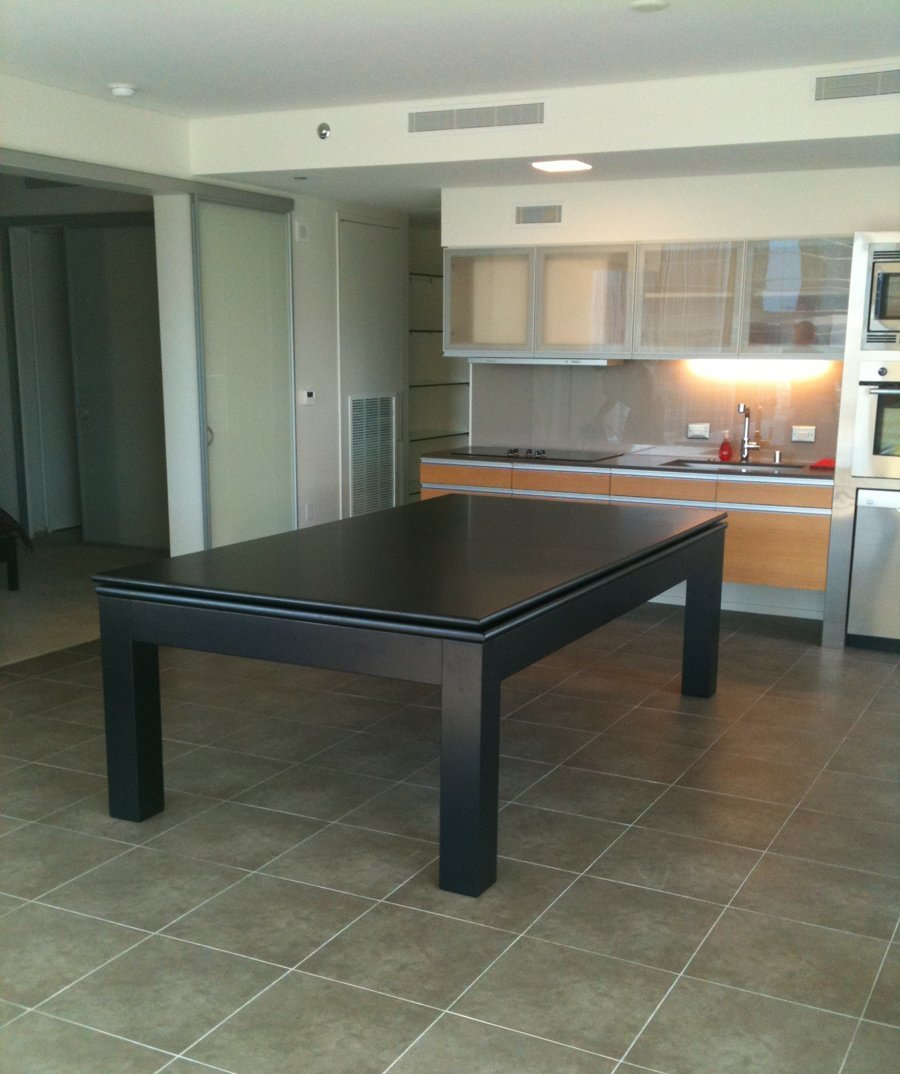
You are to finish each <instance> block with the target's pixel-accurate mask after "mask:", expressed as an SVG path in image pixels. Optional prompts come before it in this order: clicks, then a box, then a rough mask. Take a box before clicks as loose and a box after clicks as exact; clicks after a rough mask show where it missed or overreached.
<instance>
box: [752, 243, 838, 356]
mask: <svg viewBox="0 0 900 1074" xmlns="http://www.w3.org/2000/svg"><path fill="white" fill-rule="evenodd" d="M852 252H853V239H852V237H850V238H838V239H769V240H766V241H762V242H748V243H747V274H746V283H745V295H744V318H743V324H742V327H741V350H742V351H745V352H751V353H752V352H765V351H777V352H781V353H783V352H785V351H788V352H791V351H799V352H804V351H807V352H812V353H821V352H837V353H843V350H844V340H845V336H846V331H847V302H848V296H849V292H850V257H851V254H852Z"/></svg>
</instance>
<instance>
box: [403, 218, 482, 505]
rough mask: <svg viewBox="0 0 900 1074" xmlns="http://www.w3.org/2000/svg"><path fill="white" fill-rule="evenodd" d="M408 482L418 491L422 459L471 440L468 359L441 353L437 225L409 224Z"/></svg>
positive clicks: (411, 489) (412, 490)
mask: <svg viewBox="0 0 900 1074" xmlns="http://www.w3.org/2000/svg"><path fill="white" fill-rule="evenodd" d="M409 267H410V273H409V422H408V429H409V436H408V439H409V466H408V469H407V473H408V474H409V487H408V489H407V494H408V496H409V497H410V499H414V498H416V497H418V495H419V489H420V486H419V460H420V458H421V457H422V455H423V454H431V453H433V452H435V451H444V450H447V449H448V448H453V447H457V446H459V445H461V444H465V443H467V442H468V438H469V365H468V362H467V361H466V360H465V359H463V358H457V359H452V358H445V357H444V355H443V288H444V278H443V254H442V251H441V242H440V230H439V228H438V227H431V228H419V227H416V226H415V225H412V226H411V227H410V254H409Z"/></svg>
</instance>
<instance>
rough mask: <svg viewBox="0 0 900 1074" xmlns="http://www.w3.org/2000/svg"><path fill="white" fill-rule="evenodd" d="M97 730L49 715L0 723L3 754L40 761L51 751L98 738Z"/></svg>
mask: <svg viewBox="0 0 900 1074" xmlns="http://www.w3.org/2000/svg"><path fill="white" fill-rule="evenodd" d="M97 737H98V734H97V730H96V729H94V728H91V727H84V726H82V725H81V724H76V723H67V722H66V721H64V720H54V719H52V718H51V717H49V716H25V717H21V718H19V719H16V720H9V721H6V722H4V723H2V724H0V754H3V755H4V756H6V757H14V758H16V759H18V760H21V761H39V760H41V759H42V758H44V757H47V756H48V755H50V754H53V753H57V752H59V751H60V750H64V749H67V748H68V747H69V746H75V745H77V744H78V743H80V742H84V741H86V740H87V739H92V738H97Z"/></svg>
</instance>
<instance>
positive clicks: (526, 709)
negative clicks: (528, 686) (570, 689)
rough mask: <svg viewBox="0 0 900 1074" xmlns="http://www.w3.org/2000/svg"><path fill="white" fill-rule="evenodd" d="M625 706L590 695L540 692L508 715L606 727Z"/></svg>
mask: <svg viewBox="0 0 900 1074" xmlns="http://www.w3.org/2000/svg"><path fill="white" fill-rule="evenodd" d="M627 711H628V706H627V705H624V704H616V703H614V702H607V701H598V700H595V699H592V698H582V697H567V696H566V695H564V694H543V695H542V696H541V697H537V698H535V699H534V700H533V701H529V702H528V703H527V704H525V705H523V706H522V707H521V708H520V709H517V710H516V711H515V712H514V713H513V714H512V715H511V716H510V717H509V719H510V720H511V721H517V720H525V721H527V722H528V723H540V724H546V725H547V726H549V727H567V728H570V729H572V730H574V731H591V732H594V733H596V732H599V731H605V730H606V729H607V728H608V727H609V726H610V725H611V724H614V723H616V722H617V721H619V720H620V719H621V718H622V717H623V716H624V715H625V713H626V712H627Z"/></svg>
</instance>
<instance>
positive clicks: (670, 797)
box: [641, 787, 790, 850]
mask: <svg viewBox="0 0 900 1074" xmlns="http://www.w3.org/2000/svg"><path fill="white" fill-rule="evenodd" d="M789 814H790V808H789V807H788V806H784V805H775V804H773V803H770V802H755V801H751V800H750V799H747V798H733V797H731V796H730V795H725V794H714V793H713V792H711V791H699V790H693V789H691V788H690V787H672V788H670V789H669V790H667V791H666V792H665V794H663V795H662V797H661V798H660V799H659V800H658V801H657V802H655V803H654V804H653V805H652V806H651V807H650V808H649V809H648V810H647V812H646V813H644V814H643V816H642V817H641V825H642V826H644V827H647V828H656V829H657V830H659V831H665V832H672V833H673V834H675V835H690V836H695V837H696V838H699V839H712V840H714V841H715V842H719V843H734V844H736V845H738V846H744V847H750V848H751V849H757V850H763V849H765V848H766V847H767V846H768V844H769V842H770V841H771V840H772V837H773V836H774V835H775V833H776V832H777V831H778V829H779V828H780V827H781V825H782V824H783V823H784V821H785V820H786V819H787V817H788V815H789Z"/></svg>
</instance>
